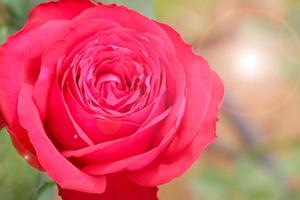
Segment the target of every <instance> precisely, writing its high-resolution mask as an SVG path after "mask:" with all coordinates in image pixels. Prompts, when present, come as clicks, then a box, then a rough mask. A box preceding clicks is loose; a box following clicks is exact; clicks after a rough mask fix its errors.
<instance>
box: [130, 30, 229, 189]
mask: <svg viewBox="0 0 300 200" xmlns="http://www.w3.org/2000/svg"><path fill="white" fill-rule="evenodd" d="M161 26H162V28H164V29H165V30H166V32H167V33H168V34H169V36H170V38H171V39H172V41H173V44H174V46H175V48H176V50H177V51H178V53H177V55H178V56H180V57H179V60H180V61H181V62H182V64H183V66H184V70H185V74H186V81H187V97H186V98H187V103H186V108H185V115H184V117H183V119H182V121H181V126H180V129H179V130H178V132H177V133H176V136H175V139H174V140H173V141H172V143H171V145H170V146H169V147H168V149H167V150H166V151H165V152H164V153H162V154H161V155H160V156H159V158H158V159H157V160H155V161H154V162H153V163H152V164H150V165H148V166H147V167H146V168H144V169H141V170H140V171H136V172H131V173H129V178H130V180H132V181H134V182H136V183H139V184H143V185H148V186H150V185H158V184H163V183H166V182H168V181H170V180H172V179H173V178H175V177H177V176H180V175H181V174H183V173H184V172H185V171H186V170H187V169H188V168H189V167H190V166H191V165H192V164H193V163H194V162H195V161H196V160H197V158H198V156H199V155H200V153H201V152H202V150H203V149H204V148H205V147H206V146H207V145H208V144H209V143H211V142H212V141H214V139H215V137H216V136H215V122H216V120H217V115H218V111H219V108H220V104H221V102H222V99H223V94H224V88H223V85H222V83H221V81H220V79H219V77H218V76H217V75H216V74H215V73H214V72H212V71H211V69H210V68H209V67H208V65H207V63H206V62H205V61H204V59H203V58H201V57H199V56H197V55H195V54H194V53H193V52H192V50H191V47H190V46H189V45H187V44H185V43H184V42H183V41H182V39H181V38H180V36H179V35H178V34H177V33H176V32H175V31H174V30H173V29H171V28H169V27H167V26H165V25H162V24H161Z"/></svg>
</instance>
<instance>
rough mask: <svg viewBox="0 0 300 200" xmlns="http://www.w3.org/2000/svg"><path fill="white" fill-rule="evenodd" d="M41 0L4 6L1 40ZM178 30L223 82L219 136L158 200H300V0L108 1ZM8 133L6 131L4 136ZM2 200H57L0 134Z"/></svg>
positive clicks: (6, 1)
mask: <svg viewBox="0 0 300 200" xmlns="http://www.w3.org/2000/svg"><path fill="white" fill-rule="evenodd" d="M38 2H41V1H39V0H0V43H2V42H4V41H5V39H6V37H7V35H8V34H11V33H13V32H15V31H16V30H17V29H18V28H20V27H21V26H22V24H23V23H24V21H25V20H26V18H27V13H28V11H29V10H30V9H31V7H32V6H34V5H35V4H37V3H38ZM104 2H106V3H112V2H116V3H118V4H125V5H127V6H129V7H131V8H133V9H135V10H138V11H140V12H142V13H144V14H146V15H147V16H150V17H153V18H155V19H157V20H159V21H161V22H164V23H167V24H169V25H171V26H172V27H174V28H175V29H176V30H177V31H178V32H180V33H181V34H182V35H183V37H184V38H185V40H186V41H188V42H189V43H191V44H192V45H193V47H194V49H195V50H196V51H197V52H198V53H199V54H201V55H203V56H204V57H205V58H206V59H207V60H208V61H209V63H210V64H211V66H212V68H213V69H215V70H216V71H217V72H218V73H219V74H220V75H221V77H222V79H223V81H224V84H225V89H226V97H225V103H224V105H223V107H222V114H221V117H220V122H219V124H218V135H219V139H218V140H217V142H216V143H215V144H213V145H211V146H209V147H208V149H207V151H205V153H204V154H203V156H202V157H201V158H200V160H199V162H198V163H196V164H195V165H194V166H193V168H192V169H191V170H189V171H188V172H187V173H186V174H185V175H184V176H182V177H180V178H177V179H175V180H174V181H173V182H171V183H169V184H167V185H165V186H163V187H162V189H161V191H160V194H159V195H160V197H161V200H300V123H299V119H300V103H299V102H300V87H299V83H300V65H299V64H300V57H299V55H300V52H299V50H300V49H299V48H300V43H299V42H300V40H299V34H300V1H299V0H185V1H183V0H116V1H113V0H106V1H104ZM2 132H4V131H2ZM0 199H1V200H2V199H3V200H36V199H39V200H53V199H59V197H57V195H56V189H55V186H54V184H53V183H51V181H50V180H49V179H48V178H47V177H46V176H45V175H43V174H41V173H40V172H37V171H35V170H34V169H32V168H31V167H29V166H28V165H27V164H26V163H25V161H24V160H22V158H20V157H19V156H18V155H17V153H16V152H15V150H14V149H13V147H12V145H11V141H10V139H9V137H8V135H7V134H5V133H3V134H0Z"/></svg>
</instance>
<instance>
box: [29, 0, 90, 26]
mask: <svg viewBox="0 0 300 200" xmlns="http://www.w3.org/2000/svg"><path fill="white" fill-rule="evenodd" d="M92 6H95V4H93V3H92V1H90V0H59V1H58V2H57V1H55V2H54V1H50V2H48V3H41V4H39V5H37V6H36V7H34V8H33V9H32V11H31V12H30V14H29V19H28V21H27V22H26V25H25V26H29V25H30V26H31V27H32V26H37V25H40V24H42V23H45V22H47V21H49V20H56V19H73V18H74V17H76V16H77V15H79V14H80V13H81V12H82V11H84V10H85V9H87V8H90V7H92Z"/></svg>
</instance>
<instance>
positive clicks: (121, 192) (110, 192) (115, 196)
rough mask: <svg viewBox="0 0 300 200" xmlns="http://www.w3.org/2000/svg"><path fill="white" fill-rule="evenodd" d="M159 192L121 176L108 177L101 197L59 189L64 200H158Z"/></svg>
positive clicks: (154, 188)
mask: <svg viewBox="0 0 300 200" xmlns="http://www.w3.org/2000/svg"><path fill="white" fill-rule="evenodd" d="M157 191H158V189H157V187H143V186H140V185H136V184H134V183H132V182H129V181H128V180H126V179H125V178H124V177H123V176H122V175H119V174H118V175H110V176H108V177H107V189H106V190H105V192H104V193H103V194H100V195H93V194H89V193H81V192H77V191H71V190H64V189H62V188H59V193H60V195H61V196H62V198H63V200H158V197H157Z"/></svg>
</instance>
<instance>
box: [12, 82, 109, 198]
mask: <svg viewBox="0 0 300 200" xmlns="http://www.w3.org/2000/svg"><path fill="white" fill-rule="evenodd" d="M32 89H33V88H32V87H31V86H30V85H28V84H25V85H24V86H23V87H22V90H21V92H20V95H19V100H18V114H19V119H20V123H21V125H22V126H23V127H24V128H25V129H26V130H27V131H28V135H29V137H30V141H31V143H32V144H33V146H34V148H35V150H36V154H37V157H38V160H39V161H40V163H41V165H42V167H43V168H44V169H45V170H46V172H47V173H48V174H49V175H50V176H51V177H52V178H53V179H54V181H55V182H57V183H58V184H59V185H60V186H61V187H62V188H65V189H71V190H77V191H81V192H90V193H99V194H100V193H102V192H103V191H104V190H105V187H106V180H105V178H104V177H101V176H97V177H96V176H90V175H87V174H85V173H83V172H81V171H80V170H79V169H77V168H76V167H75V166H74V165H73V164H72V163H71V162H69V161H68V160H67V159H66V158H64V157H63V156H62V155H61V154H60V153H59V152H58V151H57V149H56V147H55V146H54V145H53V144H52V142H51V141H50V139H49V138H48V137H47V135H46V133H45V131H44V128H43V124H42V122H41V119H40V116H39V113H38V110H37V108H36V106H35V104H34V102H33V99H32V97H31V96H32V92H33V91H32Z"/></svg>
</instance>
